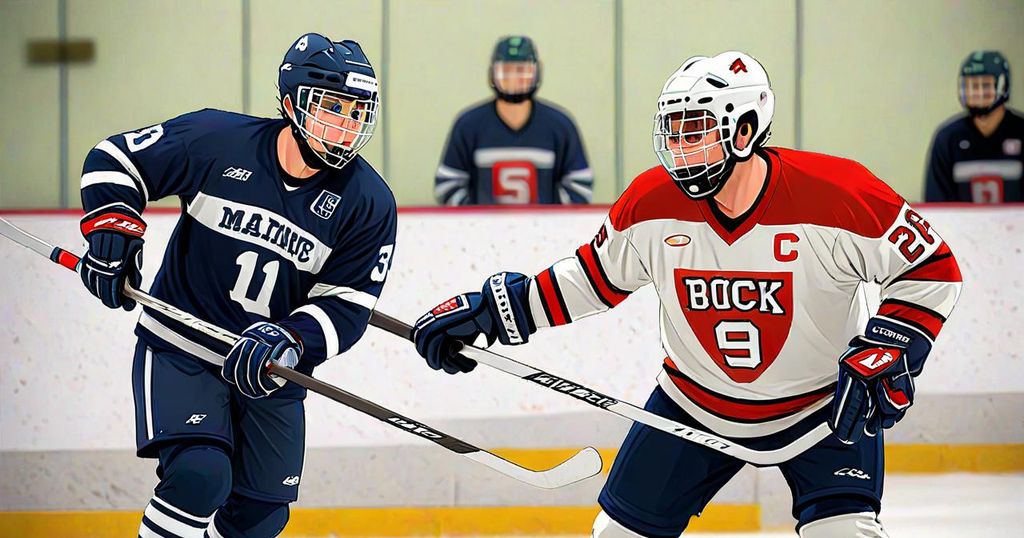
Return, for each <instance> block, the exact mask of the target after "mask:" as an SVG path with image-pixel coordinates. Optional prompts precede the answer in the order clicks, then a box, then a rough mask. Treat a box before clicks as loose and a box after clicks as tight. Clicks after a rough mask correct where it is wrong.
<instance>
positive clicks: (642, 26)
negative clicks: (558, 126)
mask: <svg viewBox="0 0 1024 538" xmlns="http://www.w3.org/2000/svg"><path fill="white" fill-rule="evenodd" d="M624 8H625V9H624V10H623V34H624V36H625V45H624V47H623V49H624V50H623V80H624V86H623V87H624V92H623V111H624V117H623V130H624V132H623V144H624V152H623V157H624V158H623V162H624V166H623V171H624V173H625V176H626V177H625V184H628V183H629V181H630V180H632V178H633V177H635V176H636V175H637V174H639V173H640V172H642V171H644V170H646V169H648V168H650V167H652V166H655V165H656V164H658V158H657V157H656V156H655V155H654V150H653V149H652V144H653V142H652V139H651V137H652V133H651V130H652V128H653V125H652V124H653V122H654V113H655V111H656V103H657V100H658V95H659V94H660V93H661V88H662V86H664V84H665V80H666V79H668V77H669V75H671V74H672V73H673V72H675V70H676V69H679V66H680V65H682V63H683V60H686V59H687V58H689V57H690V56H696V55H703V56H713V55H715V54H718V53H719V52H722V51H726V50H742V51H744V52H747V53H749V54H750V55H751V56H753V57H754V58H756V59H757V60H759V61H760V62H761V63H762V64H764V66H765V69H766V70H767V71H768V75H769V78H770V80H771V83H772V88H773V89H774V91H775V95H776V100H777V102H776V105H775V119H774V121H773V122H772V133H773V134H772V143H774V144H780V145H792V144H793V88H794V85H795V84H794V80H795V77H796V75H795V66H794V58H795V48H794V44H795V40H794V37H793V36H794V35H795V27H796V25H795V22H796V15H795V3H794V2H793V1H792V0H766V1H759V2H748V1H743V0H724V1H719V2H702V1H685V2H680V1H678V0H661V1H658V2H626V4H625V6H624ZM766 20H771V21H772V24H771V25H770V26H771V31H766V26H768V25H766V24H765V21H766ZM700 21H707V22H710V21H717V22H718V23H717V24H710V23H705V22H700ZM726 21H728V22H726ZM670 22H674V23H670Z"/></svg>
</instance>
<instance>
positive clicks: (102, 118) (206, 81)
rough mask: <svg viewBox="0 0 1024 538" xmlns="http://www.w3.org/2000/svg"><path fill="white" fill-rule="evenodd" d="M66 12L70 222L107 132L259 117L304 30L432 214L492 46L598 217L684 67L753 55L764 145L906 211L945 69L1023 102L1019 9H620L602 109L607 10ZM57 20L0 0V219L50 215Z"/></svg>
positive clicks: (403, 182)
mask: <svg viewBox="0 0 1024 538" xmlns="http://www.w3.org/2000/svg"><path fill="white" fill-rule="evenodd" d="M66 3H67V20H68V35H69V37H72V38H90V39H94V40H95V42H96V47H97V48H96V51H97V54H96V60H95V61H94V62H92V63H90V64H86V65H75V66H71V67H70V68H69V70H68V73H69V77H68V82H69V98H68V102H67V104H68V111H69V112H68V119H69V132H68V138H69V155H68V158H69V163H68V167H67V168H68V169H67V170H66V174H67V177H68V187H69V189H70V194H71V195H70V201H71V205H72V206H73V207H74V206H77V204H78V196H77V192H76V191H77V183H78V175H79V172H80V169H81V162H82V159H83V158H84V156H85V154H86V152H87V151H88V150H89V148H90V147H92V145H93V144H95V143H96V142H97V141H98V140H100V139H101V138H103V137H105V136H107V135H109V134H111V133H114V132H118V131H122V130H126V129H134V128H141V127H144V126H147V125H150V124H152V123H155V122H158V121H161V120H163V119H167V118H170V117H173V116H176V115H178V114H180V113H183V112H187V111H190V110H194V109H197V108H202V107H217V108H224V109H228V110H236V111H242V110H243V93H244V92H245V88H246V86H245V80H246V77H245V75H247V76H248V81H249V84H248V92H249V97H250V98H249V110H248V111H249V112H250V113H252V114H256V115H268V116H269V115H275V114H276V106H277V102H276V96H277V92H276V77H277V66H278V65H279V64H280V61H281V56H282V54H283V53H284V51H285V49H286V48H287V47H288V45H289V44H290V43H291V42H292V40H293V39H294V38H295V37H296V36H298V35H299V34H300V33H302V32H306V31H320V32H323V33H325V34H327V35H329V36H331V37H333V38H335V39H341V38H346V37H348V38H354V39H356V40H358V41H360V42H361V43H362V44H363V47H364V50H365V51H366V53H367V54H368V55H369V57H370V59H371V60H372V61H373V62H374V65H375V66H376V67H377V70H378V73H379V74H380V75H381V77H382V81H381V84H382V87H383V88H384V96H385V98H386V100H385V102H384V103H383V120H382V123H381V124H380V125H379V126H378V130H377V134H376V135H375V136H374V139H373V140H372V141H371V142H370V145H369V146H367V148H366V149H365V150H364V155H365V156H366V157H367V158H368V159H369V160H370V162H371V163H372V164H373V165H374V166H376V167H377V168H378V169H379V170H381V171H384V169H385V168H386V170H387V175H388V179H389V181H390V183H391V185H392V187H393V188H394V190H395V192H396V194H397V196H398V200H399V203H401V204H404V205H411V204H429V203H432V202H433V197H432V193H431V191H432V186H433V173H434V170H435V168H436V166H437V163H438V160H439V158H440V153H441V148H442V146H443V144H444V141H445V138H446V136H447V134H448V130H449V129H450V127H451V123H452V120H453V119H454V117H455V115H456V114H457V113H458V112H459V111H460V110H462V109H464V108H466V107H467V106H469V105H471V104H473V103H476V102H479V101H480V100H482V99H486V98H489V97H490V91H489V89H488V87H487V82H486V67H487V61H488V57H489V54H490V50H491V47H492V46H493V44H494V42H495V40H496V39H497V38H498V37H499V36H501V35H505V34H510V33H525V34H528V35H530V36H532V37H533V38H534V39H535V40H536V42H537V45H538V49H539V51H540V56H541V60H542V61H543V64H544V83H543V86H542V88H541V90H540V93H539V96H540V97H541V98H544V99H547V100H550V101H553V102H555V103H557V104H559V105H561V106H562V107H563V108H565V109H567V110H568V111H569V112H570V113H571V114H572V115H573V117H574V118H575V120H576V122H577V125H578V126H579V127H580V130H581V133H582V136H583V140H584V145H585V147H586V151H587V154H588V157H589V159H590V161H591V165H592V168H593V169H594V172H595V182H596V185H595V200H596V201H599V202H610V201H611V200H613V199H614V197H615V195H616V194H617V191H616V184H617V181H616V180H617V178H616V177H615V169H616V147H615V143H616V139H617V138H620V139H621V140H622V148H621V155H622V169H623V175H624V177H623V178H619V179H620V181H621V183H622V184H626V183H628V182H629V180H630V179H632V177H634V176H635V175H636V174H637V173H639V172H640V171H642V170H644V169H645V168H648V167H650V166H653V165H654V164H655V163H656V159H655V158H654V155H653V152H652V151H651V134H650V129H651V120H652V117H653V113H654V102H655V99H656V98H657V95H658V92H659V90H660V89H661V86H662V84H663V83H664V80H665V78H667V76H668V75H669V74H671V73H672V71H673V70H674V69H675V68H676V67H678V65H679V64H680V63H681V62H682V61H683V60H684V59H685V58H687V57H688V56H690V55H693V54H714V53H717V52H720V51H722V50H726V49H740V50H744V51H746V52H749V53H750V54H751V55H753V56H754V57H756V58H758V59H759V60H761V61H762V62H763V63H764V64H765V66H766V68H767V69H768V71H769V74H770V75H771V79H772V85H773V87H774V89H775V92H776V96H777V99H778V101H777V106H776V117H775V121H774V124H773V138H772V143H774V144H777V145H782V146H793V145H794V144H795V142H796V140H797V133H798V130H799V134H800V140H801V141H802V145H803V147H804V148H805V149H811V150H816V151H824V152H829V153H835V154H839V155H843V156H847V157H851V158H854V159H857V160H860V161H862V162H864V163H865V164H866V165H867V166H868V167H869V168H871V169H872V170H873V171H875V172H876V173H877V174H878V175H879V176H881V177H882V178H884V179H886V180H887V181H889V182H890V183H891V184H892V185H893V186H894V187H896V189H897V190H898V191H900V192H901V193H902V194H903V195H905V196H907V197H908V198H910V199H919V198H920V196H921V182H922V174H923V172H922V169H923V162H924V158H925V151H926V149H927V146H928V142H929V140H930V137H931V135H932V132H933V131H934V129H935V127H936V126H937V125H938V124H939V123H941V122H942V121H943V120H944V119H945V118H947V117H948V116H950V115H951V114H954V113H956V112H957V111H958V108H959V107H958V104H957V102H956V81H955V74H956V69H957V66H958V65H959V62H960V61H961V59H962V58H963V57H964V56H965V55H966V54H967V52H969V51H970V50H971V49H974V48H981V47H986V48H997V49H1000V50H1002V51H1003V52H1004V53H1005V54H1006V55H1007V57H1008V58H1009V60H1010V63H1011V65H1012V66H1013V67H1014V73H1015V75H1014V77H1013V79H1014V80H1013V87H1014V89H1015V91H1016V94H1017V96H1018V97H1017V98H1016V99H1014V100H1012V101H1011V106H1013V105H1015V103H1019V102H1020V97H1019V96H1020V92H1021V91H1024V83H1022V73H1024V37H1022V34H1021V33H1020V28H1021V27H1024V1H1021V0H985V1H977V2H967V1H958V0H904V1H900V2H894V1H889V0H860V1H853V0H829V1H826V0H803V1H798V0H765V1H757V2H755V1H750V0H721V1H715V2H709V1H705V0H623V2H622V4H621V15H622V18H621V28H622V43H623V49H622V65H621V73H622V86H621V88H622V91H621V95H620V96H619V97H620V98H619V99H618V100H617V99H616V95H617V93H616V86H615V81H616V69H615V67H616V66H615V22H616V5H617V3H616V2H615V1H613V0H566V1H557V2H556V1H542V0H522V1H518V0H481V1H468V0H390V1H389V2H388V3H386V4H385V2H383V1H378V2H368V1H364V0H346V1H337V0H296V1H291V2H281V1H277V0H248V2H246V1H244V0H221V1H217V2H213V1H206V2H199V1H169V0H147V1H146V2H133V1H129V0H66ZM245 5H248V6H249V14H250V15H249V26H248V28H249V36H250V37H249V41H248V45H249V47H248V63H246V61H245V58H246V55H245V51H246V50H247V49H246V46H245V44H244V43H243V35H244V33H243V21H244V15H243V12H244V9H243V7H244V6H245ZM801 5H802V8H803V9H802V16H803V21H804V24H803V29H804V31H803V47H802V49H801V52H802V57H803V83H802V85H801V87H800V89H801V91H802V99H801V103H800V104H801V105H802V107H801V110H802V116H801V118H802V121H801V122H800V125H797V124H796V122H797V102H796V99H797V97H798V96H797V91H796V90H797V81H796V78H797V69H798V65H797V56H798V54H797V52H798V51H797V36H796V29H797V26H796V21H797V11H798V6H801ZM57 6H58V0H39V1H29V0H0V76H2V77H3V78H2V80H3V81H4V82H3V84H0V92H2V93H0V96H3V97H4V98H5V99H4V102H5V103H6V106H5V110H6V111H5V113H4V121H3V122H2V124H0V157H2V158H0V207H56V206H58V205H59V190H60V188H59V183H58V181H59V170H58V168H59V165H58V159H59V135H60V131H59V127H58V126H59V116H58V110H59V95H58V82H57V81H58V77H57V68H56V67H52V66H46V67H38V66H33V67H29V66H27V64H26V61H25V45H26V41H27V40H28V39H33V38H40V37H49V38H55V37H56V36H57ZM385 6H386V8H385ZM385 12H386V14H387V20H385ZM385 34H386V35H385ZM385 38H387V43H385V41H384V40H385ZM617 110H621V117H622V131H621V133H619V134H620V136H619V137H617V136H616V132H615V116H616V111H617ZM385 146H386V147H385ZM385 149H387V151H385ZM385 154H386V156H385ZM385 161H386V162H385ZM172 203H173V202H172Z"/></svg>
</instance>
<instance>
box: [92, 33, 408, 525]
mask: <svg viewBox="0 0 1024 538" xmlns="http://www.w3.org/2000/svg"><path fill="white" fill-rule="evenodd" d="M278 76H279V78H278V87H279V90H280V104H281V112H282V115H283V116H284V117H283V118H281V119H268V118H254V117H250V116H244V115H241V114H234V113H229V112H223V111H219V110H210V109H206V110H200V111H198V112H192V113H189V114H185V115H183V116H179V117H177V118H174V119H171V120H168V121H165V122H163V123H160V124H158V125H154V126H152V127H147V128H144V129H141V130H139V131H135V132H128V133H124V134H118V135H114V136H111V137H109V138H107V139H106V140H103V141H101V142H100V143H99V144H97V145H96V147H95V148H93V149H92V150H91V151H90V152H89V154H88V156H87V157H86V159H85V165H84V167H83V173H82V184H81V185H82V205H83V207H84V209H85V211H86V215H85V217H84V218H83V219H82V225H81V227H82V233H83V235H84V236H85V238H86V240H87V242H88V244H89V249H88V253H87V254H86V255H85V257H84V258H83V260H82V263H81V266H80V273H81V276H82V281H83V282H84V283H85V285H86V287H87V288H88V290H89V291H90V292H91V293H93V294H94V295H96V296H97V297H99V298H100V300H101V301H102V302H103V304H105V305H106V306H108V307H110V308H124V309H126V310H131V309H132V308H134V306H135V303H134V302H133V301H131V300H129V299H127V298H126V297H125V296H124V294H123V293H122V286H123V284H124V283H125V282H128V283H130V284H131V285H133V286H138V285H139V283H140V281H141V274H140V269H141V259H142V256H141V254H142V249H143V245H144V239H143V238H144V233H145V230H146V223H145V221H144V219H143V213H144V211H145V209H146V205H147V203H148V202H149V201H152V200H158V199H161V198H164V197H167V196H177V197H178V198H179V199H180V200H181V206H182V215H181V218H180V219H179V220H178V223H177V226H176V228H175V230H174V233H173V235H172V236H171V239H170V242H169V244H168V246H167V250H166V253H165V255H164V260H163V265H162V267H161V268H160V271H159V272H158V273H157V275H156V279H155V281H154V282H153V286H152V288H151V289H150V293H151V294H152V295H153V296H154V297H157V298H159V299H162V300H164V301H166V302H168V303H170V304H173V305H175V306H177V307H178V308H180V309H182V310H184V311H187V312H190V313H192V314H194V315H196V316H199V317H200V318H203V319H206V320H208V321H210V322H213V323H215V324H216V325H219V326H221V327H224V328H225V329H228V330H230V331H232V332H235V333H239V334H241V337H240V338H239V340H238V341H237V342H236V343H235V344H234V346H233V347H230V348H228V347H227V346H224V345H221V344H220V343H219V342H217V341H214V340H211V339H210V338H208V337H205V336H203V335H202V334H200V333H198V332H196V331H194V330H192V329H191V328H189V327H187V326H183V325H180V324H178V323H176V322H175V321H173V320H171V319H169V318H167V317H165V316H162V315H160V314H159V313H158V312H155V311H152V310H150V309H148V308H146V309H144V311H143V312H142V315H141V317H140V319H139V324H138V326H137V328H136V334H137V335H138V337H139V341H138V345H137V347H136V352H135V362H134V372H133V385H134V393H135V411H136V432H137V453H138V455H139V456H140V457H143V458H158V459H159V466H158V468H157V476H158V477H159V478H160V481H159V483H158V484H157V486H156V488H155V492H154V495H153V497H152V499H151V501H150V502H149V505H148V506H147V507H146V509H145V515H144V516H143V519H142V524H141V526H140V527H139V536H142V537H150V536H162V537H165V536H180V537H201V536H213V537H216V536H225V537H242V536H244V537H249V538H252V537H264V536H276V535H277V534H278V533H279V532H280V531H281V530H282V529H283V528H284V526H285V524H286V522H287V521H288V505H289V503H291V502H293V501H295V500H296V498H297V494H298V485H299V482H300V480H301V478H302V464H303V455H304V454H303V453H304V443H305V441H304V437H305V422H304V412H303V399H304V397H305V389H303V388H301V387H298V386H296V385H291V384H285V382H284V380H282V379H280V378H274V377H272V376H270V375H268V374H267V370H266V366H267V364H268V362H269V361H274V362H277V363H280V364H283V365H286V366H290V367H294V368H295V369H296V370H298V371H301V372H305V373H307V374H308V373H311V372H312V370H313V368H314V367H316V366H317V365H318V364H320V363H322V362H323V361H324V360H326V359H327V358H329V357H332V356H334V355H337V354H339V353H342V352H344V351H345V350H347V349H348V348H350V347H351V346H352V345H353V344H354V343H355V342H356V341H357V340H359V338H360V337H361V336H362V334H363V332H364V330H365V328H366V325H367V321H368V319H369V315H370V312H371V310H372V309H373V307H374V305H375V302H376V300H377V297H378V296H379V295H380V293H381V289H382V287H383V286H384V281H385V278H386V277H387V273H388V269H389V267H390V264H391V259H392V255H393V252H394V246H395V228H396V214H395V201H394V197H393V196H392V193H391V191H390V190H389V188H388V186H387V184H386V183H385V182H384V180H383V179H382V178H381V177H380V175H379V174H378V173H377V172H376V171H375V170H374V169H373V168H372V167H371V166H370V165H369V164H368V163H367V162H366V161H365V160H364V159H363V158H362V157H360V156H359V155H358V152H359V150H360V149H361V148H363V147H364V146H365V145H366V143H367V142H368V141H369V139H370V137H371V135H372V134H373V130H374V126H375V124H376V120H377V117H378V115H379V113H380V104H379V99H378V92H377V79H376V77H375V75H374V70H373V68H372V67H371V65H370V62H369V60H368V59H367V57H366V55H365V54H364V53H363V51H362V50H361V48H360V46H359V44H358V43H356V42H355V41H340V42H331V41H330V40H329V39H328V38H326V37H324V36H322V35H318V34H307V35H303V36H301V37H300V38H299V39H298V40H296V41H295V43H294V44H292V46H291V47H290V48H289V50H288V52H287V53H286V54H285V57H284V61H283V63H282V64H281V66H280V71H279V75H278ZM223 357H226V360H224V361H223V367H220V366H216V364H217V363H219V362H220V361H221V359H222V358H223Z"/></svg>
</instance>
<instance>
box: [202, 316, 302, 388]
mask: <svg viewBox="0 0 1024 538" xmlns="http://www.w3.org/2000/svg"><path fill="white" fill-rule="evenodd" d="M301 356H302V340H300V339H299V338H298V337H297V336H295V335H294V334H293V333H292V332H291V331H289V330H288V329H285V328H284V327H281V326H280V325H275V324H273V323H268V322H265V321H261V322H258V323H255V324H253V325H251V326H250V327H249V328H248V329H246V330H245V332H243V333H242V336H241V337H240V338H239V339H238V341H236V342H235V345H234V346H232V347H231V351H229V352H228V355H227V357H225V359H224V367H223V368H222V369H221V373H220V375H221V376H222V377H223V378H224V380H225V381H227V382H228V383H231V384H232V385H235V386H237V387H238V391H239V392H241V393H242V394H244V395H246V396H248V397H250V398H253V399H257V398H263V397H264V396H269V395H270V394H271V393H272V392H274V391H275V390H277V389H279V388H281V387H283V386H284V384H285V380H284V379H281V378H280V377H277V376H274V375H270V372H269V371H268V369H267V368H268V366H270V363H271V362H273V363H274V364H277V365H279V366H284V367H286V368H294V367H295V365H296V364H298V362H299V357H301Z"/></svg>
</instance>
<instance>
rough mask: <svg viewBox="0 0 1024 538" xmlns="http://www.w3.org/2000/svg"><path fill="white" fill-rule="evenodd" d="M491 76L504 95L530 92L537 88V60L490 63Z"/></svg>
mask: <svg viewBox="0 0 1024 538" xmlns="http://www.w3.org/2000/svg"><path fill="white" fill-rule="evenodd" d="M491 76H492V77H493V80H494V85H495V86H496V89H497V90H498V91H499V92H501V93H502V94H504V95H510V96H518V95H528V94H532V93H533V92H534V91H536V89H537V62H528V61H497V62H494V63H493V64H492V65H491Z"/></svg>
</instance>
